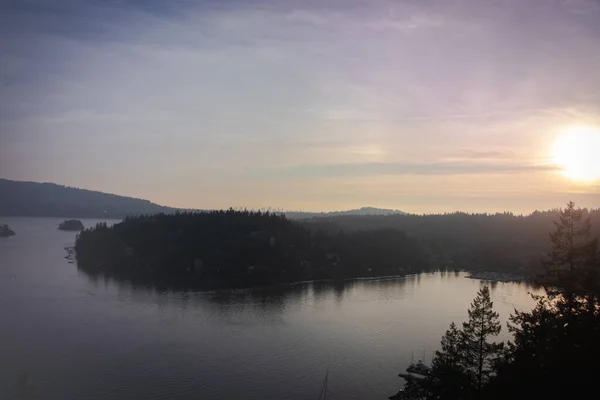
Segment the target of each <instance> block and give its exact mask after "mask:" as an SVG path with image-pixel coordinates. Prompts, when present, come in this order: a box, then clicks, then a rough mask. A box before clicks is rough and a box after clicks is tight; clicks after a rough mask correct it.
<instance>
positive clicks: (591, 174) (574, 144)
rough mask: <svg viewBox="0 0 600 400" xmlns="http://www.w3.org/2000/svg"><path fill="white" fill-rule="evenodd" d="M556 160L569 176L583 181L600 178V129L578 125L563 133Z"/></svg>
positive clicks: (588, 181) (555, 149) (562, 171)
mask: <svg viewBox="0 0 600 400" xmlns="http://www.w3.org/2000/svg"><path fill="white" fill-rule="evenodd" d="M554 162H555V164H556V165H557V166H558V167H559V168H560V169H561V173H562V174H563V175H564V176H566V177H567V178H569V179H571V180H573V181H577V182H583V183H590V182H594V181H596V180H600V129H597V128H592V127H577V128H571V129H568V130H566V131H565V132H564V133H563V134H561V135H560V136H559V137H558V138H557V140H556V143H555V147H554Z"/></svg>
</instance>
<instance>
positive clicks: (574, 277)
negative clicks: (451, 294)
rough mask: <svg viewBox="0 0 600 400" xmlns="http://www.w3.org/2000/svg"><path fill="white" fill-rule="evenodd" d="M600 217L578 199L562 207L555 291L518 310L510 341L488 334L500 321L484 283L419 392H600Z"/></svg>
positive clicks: (554, 240) (558, 395)
mask: <svg viewBox="0 0 600 400" xmlns="http://www.w3.org/2000/svg"><path fill="white" fill-rule="evenodd" d="M592 217H593V215H591V214H590V213H589V212H587V211H586V210H581V209H577V208H576V207H575V204H573V203H568V204H567V207H566V208H565V209H564V210H562V211H561V212H560V216H559V221H558V222H556V223H555V224H554V225H555V230H554V232H552V233H551V234H550V242H551V250H550V252H549V254H548V259H547V260H546V262H544V266H545V268H544V273H543V274H542V275H541V276H540V277H539V278H538V280H539V283H540V284H542V285H543V286H544V287H545V289H546V293H547V294H546V295H543V296H536V297H535V299H536V300H537V305H536V306H535V308H534V309H533V310H531V311H526V312H522V311H516V310H515V312H514V314H513V315H512V316H511V318H510V323H509V325H508V328H509V331H510V332H511V333H513V335H514V339H513V341H512V342H509V343H508V346H506V349H505V350H503V349H502V347H503V346H502V344H494V343H489V342H488V340H487V338H488V337H489V336H494V335H497V334H498V333H499V331H500V325H499V324H498V322H497V318H498V315H497V314H496V313H495V312H493V310H492V303H491V301H490V299H489V291H487V290H486V289H483V290H482V291H480V293H479V295H478V297H477V299H475V301H474V302H473V304H472V305H471V310H470V311H469V321H468V322H467V323H465V324H463V329H462V330H461V331H459V330H458V329H457V328H456V326H454V325H451V327H450V329H449V330H448V331H447V332H446V334H445V335H444V337H443V339H442V349H441V351H439V352H437V353H436V356H435V358H434V361H433V364H432V369H431V372H430V373H429V375H428V377H427V378H426V379H425V380H423V381H422V382H420V383H419V385H418V386H419V387H418V388H417V389H415V388H414V382H413V385H412V387H411V390H412V392H414V393H419V394H420V396H421V397H418V398H426V399H531V398H543V399H565V398H578V397H582V398H586V397H590V396H593V394H595V393H596V386H597V384H596V381H595V378H596V376H597V374H598V372H600V279H599V278H600V254H599V252H598V241H597V239H593V238H592V233H591V232H592V229H593V228H592V223H591V218H592ZM486 292H487V293H486ZM423 391H424V392H425V394H423ZM406 398H417V397H406Z"/></svg>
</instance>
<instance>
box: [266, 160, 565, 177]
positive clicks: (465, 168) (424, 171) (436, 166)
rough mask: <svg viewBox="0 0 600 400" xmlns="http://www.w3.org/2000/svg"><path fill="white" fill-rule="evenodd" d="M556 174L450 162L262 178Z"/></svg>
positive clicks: (344, 167)
mask: <svg viewBox="0 0 600 400" xmlns="http://www.w3.org/2000/svg"><path fill="white" fill-rule="evenodd" d="M553 171H557V167H555V166H552V165H523V164H516V163H514V162H513V163H505V162H503V163H490V162H487V163H486V162H465V161H455V162H450V161H448V162H428V163H427V162H404V163H403V162H396V163H347V164H322V165H299V166H294V167H288V168H283V169H279V170H277V171H272V172H268V171H263V174H264V175H265V176H266V177H277V178H278V179H330V178H334V177H344V178H346V177H362V176H381V175H494V174H518V173H528V172H553Z"/></svg>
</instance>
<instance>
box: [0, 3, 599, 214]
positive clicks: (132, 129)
mask: <svg viewBox="0 0 600 400" xmlns="http://www.w3.org/2000/svg"><path fill="white" fill-rule="evenodd" d="M598 21H600V1H598V0H529V1H523V0H485V1H482V0H397V1H383V0H381V1H380V0H369V1H359V0H318V1H317V0H304V1H300V0H277V1H276V0H253V1H242V0H206V1H201V0H198V1H192V0H189V1H183V0H181V1H176V0H169V1H166V0H165V1H157V0H122V1H116V0H106V1H99V0H96V1H89V0H28V1H13V0H4V1H2V2H0V58H1V60H2V61H1V63H0V177H3V178H7V179H14V180H30V181H44V182H55V183H60V184H65V185H68V186H75V187H81V188H87V189H94V190H101V191H105V192H110V193H116V194H122V195H128V196H135V197H141V198H146V199H149V200H151V201H154V202H157V203H160V204H164V205H170V206H175V207H186V208H226V207H230V206H232V207H248V208H267V207H273V208H278V209H285V210H307V211H329V210H341V209H350V208H357V207H362V206H374V207H384V208H394V209H400V210H404V211H407V212H416V213H437V212H451V211H455V210H463V211H472V212H494V211H504V210H510V211H513V212H517V213H527V212H531V211H533V210H535V209H549V208H556V207H560V206H562V205H564V203H566V202H567V201H569V200H574V201H576V202H577V203H578V204H579V205H581V206H592V207H598V206H600V182H599V181H598V180H595V181H591V182H579V181H577V180H573V179H569V178H568V177H566V176H565V175H564V174H563V173H561V172H562V171H561V168H563V167H564V166H561V165H557V164H556V157H555V154H554V153H555V152H556V149H555V147H556V146H555V143H556V142H557V140H558V138H560V137H561V135H563V134H564V132H565V131H568V130H569V129H573V128H574V127H579V126H586V127H599V130H593V129H592V132H594V133H593V134H595V135H600V133H599V132H600V73H599V72H598V71H600V23H598ZM597 143H600V142H598V141H597V140H596V141H589V142H588V145H587V146H585V147H586V150H585V151H587V152H588V153H587V154H589V155H590V157H588V158H587V160H593V159H594V158H593V157H591V155H592V153H595V154H598V155H599V156H600V147H598V148H596V146H595V145H594V144H597ZM573 157H576V158H577V155H575V156H571V158H573ZM598 158H599V159H600V157H598ZM582 159H583V160H586V158H582Z"/></svg>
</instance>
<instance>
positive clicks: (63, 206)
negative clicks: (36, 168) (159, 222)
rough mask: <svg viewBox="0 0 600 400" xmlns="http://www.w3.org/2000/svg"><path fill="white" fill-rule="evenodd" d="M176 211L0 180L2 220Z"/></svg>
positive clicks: (110, 196) (86, 192) (84, 191)
mask: <svg viewBox="0 0 600 400" xmlns="http://www.w3.org/2000/svg"><path fill="white" fill-rule="evenodd" d="M175 210H176V209H175V208H172V207H165V206H161V205H158V204H155V203H152V202H150V201H148V200H143V199H136V198H133V197H126V196H119V195H115V194H109V193H103V192H98V191H95V190H87V189H78V188H73V187H68V186H63V185H57V184H55V183H38V182H22V181H11V180H8V179H0V215H2V216H5V217H65V218H123V217H125V216H127V215H134V214H135V215H137V214H156V213H160V212H164V213H169V212H174V211H175Z"/></svg>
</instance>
